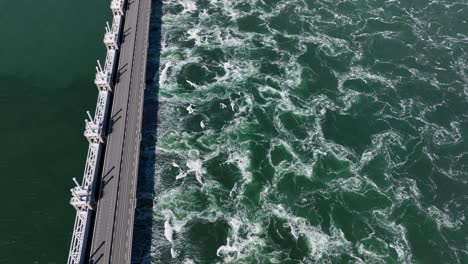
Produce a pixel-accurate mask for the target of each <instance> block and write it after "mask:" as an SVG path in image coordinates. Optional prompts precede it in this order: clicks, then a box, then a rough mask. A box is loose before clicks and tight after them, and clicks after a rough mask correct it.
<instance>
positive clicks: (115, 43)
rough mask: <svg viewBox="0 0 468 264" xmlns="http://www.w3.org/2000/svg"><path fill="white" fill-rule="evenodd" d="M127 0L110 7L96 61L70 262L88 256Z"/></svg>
mask: <svg viewBox="0 0 468 264" xmlns="http://www.w3.org/2000/svg"><path fill="white" fill-rule="evenodd" d="M124 5H125V0H112V1H111V4H110V7H111V10H112V14H113V21H112V27H110V26H109V24H108V23H106V27H105V29H106V33H105V35H104V44H105V46H106V48H107V55H106V60H105V63H104V67H102V66H101V63H100V62H99V61H98V62H97V64H98V65H97V67H96V78H95V80H94V83H95V84H96V87H97V88H98V91H99V94H98V98H97V104H96V110H95V113H94V117H92V116H91V114H90V113H89V111H87V112H86V113H87V116H88V118H87V119H86V120H85V131H84V136H85V137H86V139H87V140H88V143H89V148H88V155H87V158H86V164H85V169H84V173H83V180H82V182H81V184H79V183H78V181H77V180H76V178H73V181H74V182H75V187H73V188H72V189H71V190H70V191H71V195H72V197H71V199H70V204H71V205H72V206H73V207H74V208H75V209H76V217H75V224H74V227H73V235H72V240H71V245H70V252H69V255H68V262H67V263H68V264H83V263H84V260H85V253H86V247H87V242H88V235H89V233H90V227H91V219H92V214H93V210H94V209H95V204H96V201H95V199H96V197H95V193H96V182H97V180H98V177H99V175H98V174H99V172H100V166H101V160H102V154H103V153H104V149H105V142H106V134H105V133H106V131H105V130H106V129H105V128H106V124H107V122H108V120H107V119H108V112H109V109H110V102H111V100H110V98H111V96H112V89H113V77H114V74H115V73H114V71H115V65H116V60H117V51H118V48H119V41H120V40H119V39H120V34H121V27H122V20H123V16H124V9H125V6H124Z"/></svg>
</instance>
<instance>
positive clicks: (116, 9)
mask: <svg viewBox="0 0 468 264" xmlns="http://www.w3.org/2000/svg"><path fill="white" fill-rule="evenodd" d="M124 5H125V0H112V2H111V5H110V7H111V10H112V14H114V16H117V15H119V16H123V14H124Z"/></svg>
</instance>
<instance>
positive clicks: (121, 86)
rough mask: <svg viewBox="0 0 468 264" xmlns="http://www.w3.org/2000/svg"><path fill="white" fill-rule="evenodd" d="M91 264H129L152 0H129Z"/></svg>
mask: <svg viewBox="0 0 468 264" xmlns="http://www.w3.org/2000/svg"><path fill="white" fill-rule="evenodd" d="M126 8H127V9H126V12H125V22H124V27H123V35H122V42H121V46H120V57H119V62H118V65H117V70H116V80H115V85H114V89H113V90H114V96H113V103H112V111H111V115H110V123H109V135H108V137H107V143H106V151H105V156H104V163H103V168H102V178H101V184H100V186H98V188H99V197H97V208H96V215H95V222H94V230H93V233H92V242H91V247H90V251H89V252H90V256H89V263H93V264H108V263H112V264H118V263H130V260H131V251H132V236H133V221H134V213H135V204H136V198H135V197H136V184H137V176H138V160H139V153H140V140H141V122H142V112H143V94H144V89H145V74H146V60H147V49H148V33H149V32H148V30H149V20H150V14H151V0H129V1H128V3H127V6H126Z"/></svg>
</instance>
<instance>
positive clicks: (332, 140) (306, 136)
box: [140, 0, 468, 264]
mask: <svg viewBox="0 0 468 264" xmlns="http://www.w3.org/2000/svg"><path fill="white" fill-rule="evenodd" d="M155 28H158V27H157V26H156V27H155V26H154V25H153V27H152V31H151V34H159V33H161V47H160V64H159V71H158V70H155V71H153V72H154V73H153V74H152V76H150V79H152V81H153V85H152V86H151V87H150V88H149V89H153V90H154V91H157V92H155V93H153V95H152V96H153V97H152V98H150V99H147V100H153V101H156V100H155V98H157V101H158V104H157V107H155V105H153V106H150V108H146V109H145V111H146V113H147V114H148V113H149V114H150V116H151V117H152V118H157V122H158V124H157V134H156V136H154V137H152V138H151V140H148V139H146V143H147V146H146V148H145V147H144V151H145V154H144V155H147V156H152V155H153V156H154V157H155V160H156V164H155V165H154V166H148V167H147V168H145V170H146V171H148V170H149V171H150V172H151V176H152V177H154V179H153V181H154V186H155V187H154V195H155V196H154V205H153V208H152V215H151V217H149V218H148V217H147V218H146V219H147V220H148V219H149V222H151V221H152V222H153V225H152V229H153V232H152V246H151V254H149V255H148V256H146V260H145V261H146V262H147V263H183V264H191V263H262V264H263V263H265V264H266V263H284V264H289V263H291V264H292V263H468V249H467V248H468V225H467V222H466V221H467V219H466V217H467V216H468V207H467V204H468V186H467V181H468V107H467V99H468V69H467V62H468V4H467V2H466V1H442V0H433V1H427V0H407V1H397V0H391V1H384V0H360V1H352V0H341V1H332V0H322V1H313V0H282V1H280V0H236V1H229V0H164V1H163V3H162V28H161V31H160V32H159V29H155ZM157 31H158V32H159V33H156V32H157ZM150 59H153V60H155V58H153V57H150ZM156 116H157V117H156ZM147 118H148V117H147ZM153 171H154V172H153ZM150 189H151V191H153V190H152V188H150ZM141 195H143V196H144V195H145V194H144V193H143V194H140V199H141ZM146 195H147V196H148V197H149V196H150V195H149V194H146Z"/></svg>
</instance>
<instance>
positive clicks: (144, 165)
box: [132, 0, 162, 263]
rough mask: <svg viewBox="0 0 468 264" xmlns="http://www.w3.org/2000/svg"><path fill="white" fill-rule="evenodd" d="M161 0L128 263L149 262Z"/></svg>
mask: <svg viewBox="0 0 468 264" xmlns="http://www.w3.org/2000/svg"><path fill="white" fill-rule="evenodd" d="M161 18H162V1H161V0H152V7H151V20H150V28H149V47H148V61H147V64H146V90H145V97H144V103H143V125H142V140H141V145H140V150H141V151H140V162H139V168H138V185H137V206H136V209H135V221H134V231H133V247H132V263H151V240H152V229H153V200H154V196H155V192H154V184H155V164H156V140H157V126H158V90H159V57H160V51H161Z"/></svg>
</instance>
